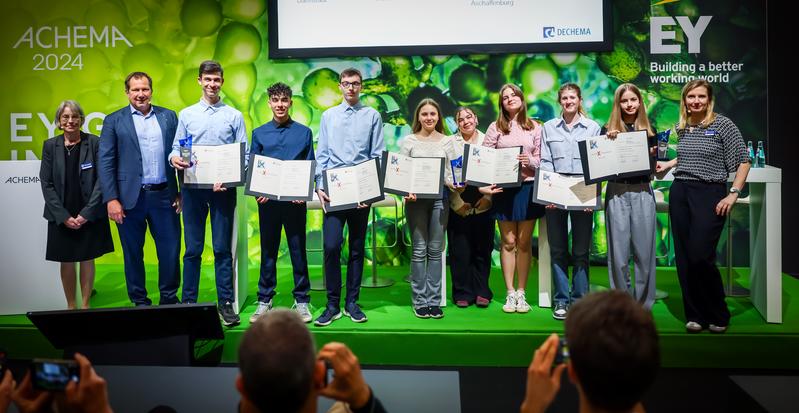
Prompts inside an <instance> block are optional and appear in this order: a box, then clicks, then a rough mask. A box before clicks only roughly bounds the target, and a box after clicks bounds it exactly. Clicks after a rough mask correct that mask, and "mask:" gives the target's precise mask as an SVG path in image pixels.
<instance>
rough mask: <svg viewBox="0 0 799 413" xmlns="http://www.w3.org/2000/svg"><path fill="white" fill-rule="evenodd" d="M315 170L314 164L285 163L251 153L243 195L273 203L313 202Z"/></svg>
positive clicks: (292, 161) (304, 162)
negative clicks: (268, 200) (269, 200)
mask: <svg viewBox="0 0 799 413" xmlns="http://www.w3.org/2000/svg"><path fill="white" fill-rule="evenodd" d="M315 169H316V162H315V161H306V160H298V161H294V160H289V161H284V160H280V159H275V158H270V157H268V156H262V155H256V154H250V168H249V169H248V171H247V185H245V186H244V193H245V194H247V195H253V196H262V197H266V198H268V199H273V200H276V201H312V200H313V182H314V181H313V177H314V171H315Z"/></svg>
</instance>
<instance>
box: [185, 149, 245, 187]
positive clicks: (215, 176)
mask: <svg viewBox="0 0 799 413" xmlns="http://www.w3.org/2000/svg"><path fill="white" fill-rule="evenodd" d="M244 145H245V144H244V142H237V143H229V144H226V145H214V146H204V145H192V147H191V167H189V168H186V170H185V171H184V172H183V186H185V187H187V188H206V189H210V188H213V187H214V184H215V183H217V182H221V183H222V184H224V185H222V186H223V187H225V188H232V187H235V186H242V185H244V180H245V176H244V151H245V146H244Z"/></svg>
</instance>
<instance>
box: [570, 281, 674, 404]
mask: <svg viewBox="0 0 799 413" xmlns="http://www.w3.org/2000/svg"><path fill="white" fill-rule="evenodd" d="M565 329H566V340H567V342H568V346H569V360H570V361H569V362H570V363H571V364H572V366H573V368H574V371H575V373H576V374H577V379H578V380H579V382H580V386H581V388H582V389H583V392H584V393H585V396H586V398H588V401H590V402H591V404H592V405H593V406H595V407H598V408H601V409H605V410H609V411H626V410H629V409H631V408H632V407H633V406H635V404H636V403H638V402H639V401H640V400H641V398H642V397H643V395H644V393H645V392H646V391H647V390H648V389H649V387H650V386H651V385H652V383H653V382H654V380H655V376H656V375H657V372H658V368H659V367H660V349H659V346H658V334H657V330H656V329H655V323H654V322H653V320H652V314H651V313H650V312H649V311H647V310H645V309H644V308H643V307H642V306H641V305H640V304H638V303H637V302H636V301H635V300H634V299H633V298H632V297H631V296H630V294H628V293H626V292H624V291H620V290H610V291H605V292H600V293H592V294H588V295H587V296H585V297H584V298H582V299H581V300H580V301H578V302H577V303H576V304H575V305H574V306H573V307H572V308H571V309H570V310H569V317H568V318H567V319H566V325H565Z"/></svg>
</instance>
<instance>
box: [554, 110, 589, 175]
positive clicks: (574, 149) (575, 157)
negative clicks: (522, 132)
mask: <svg viewBox="0 0 799 413" xmlns="http://www.w3.org/2000/svg"><path fill="white" fill-rule="evenodd" d="M579 116H580V119H578V120H577V122H576V123H575V124H574V125H573V126H572V127H569V126H567V125H566V121H564V120H563V117H559V118H555V119H551V120H549V121H547V122H546V123H545V124H544V131H543V136H542V137H541V169H542V170H544V171H550V172H557V173H559V174H573V175H582V174H583V164H582V162H581V161H580V149H579V147H578V146H577V142H579V141H582V140H585V139H587V138H590V137H593V136H599V135H600V131H601V129H602V128H601V127H600V126H599V124H598V123H596V122H594V121H593V120H591V119H588V118H586V117H585V116H582V115H579Z"/></svg>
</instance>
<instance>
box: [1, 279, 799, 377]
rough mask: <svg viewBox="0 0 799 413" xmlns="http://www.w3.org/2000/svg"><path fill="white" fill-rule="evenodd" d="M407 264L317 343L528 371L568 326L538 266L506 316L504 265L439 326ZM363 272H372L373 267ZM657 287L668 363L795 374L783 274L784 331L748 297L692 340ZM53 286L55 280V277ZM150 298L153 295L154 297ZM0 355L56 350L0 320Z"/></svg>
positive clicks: (233, 352)
mask: <svg viewBox="0 0 799 413" xmlns="http://www.w3.org/2000/svg"><path fill="white" fill-rule="evenodd" d="M736 270H737V271H736V277H735V282H736V284H737V285H741V286H744V287H745V286H746V284H747V282H746V280H747V278H748V277H747V276H748V274H747V269H745V268H739V269H736ZM147 271H148V274H151V275H152V276H151V277H150V279H148V282H147V288H148V291H150V292H151V298H152V299H153V301H157V280H156V277H155V274H156V269H155V267H154V266H148V268H147ZM310 271H311V278H312V279H319V277H320V276H321V275H320V274H321V271H320V269H319V267H311V268H310ZM407 271H408V269H407V267H384V268H383V267H381V268H379V271H378V273H379V275H380V276H382V277H388V278H392V279H394V280H395V281H396V283H395V284H394V285H393V286H391V287H386V288H363V289H362V290H361V299H360V303H361V306H362V308H363V310H364V312H365V313H366V314H367V316H368V317H369V321H368V322H367V323H363V324H356V323H353V322H352V321H351V320H349V319H348V318H346V317H344V318H342V319H340V320H338V321H335V322H334V323H333V324H332V325H330V326H327V327H315V326H313V325H310V328H311V330H312V331H313V333H314V335H315V337H316V341H317V345H319V344H320V343H326V342H329V341H341V342H344V343H346V344H348V345H349V346H350V347H352V348H353V350H354V351H355V353H356V354H357V355H358V357H359V358H360V360H361V363H363V364H365V365H373V366H502V367H513V366H515V367H521V366H526V365H527V364H528V363H529V361H530V359H531V357H532V354H533V351H534V349H535V348H536V347H537V346H538V345H539V344H540V343H541V342H542V341H543V339H544V338H545V337H547V336H548V335H549V334H550V333H552V332H556V333H561V332H562V331H563V323H562V322H559V321H556V320H554V319H553V318H552V315H551V310H550V309H548V308H538V307H537V305H536V304H537V303H536V302H535V300H536V297H537V295H536V293H535V291H536V287H537V273H538V271H537V268H536V267H535V266H534V267H533V268H531V271H530V274H531V276H530V282H529V284H530V286H531V287H532V288H528V300H529V302H530V304H531V305H532V306H533V310H532V311H531V312H529V313H527V314H505V313H503V312H502V308H501V307H502V304H503V303H504V299H505V288H504V283H503V281H502V275H501V272H500V269H499V268H494V269H493V272H492V275H491V286H492V289H493V291H494V292H495V294H496V296H495V297H494V300H493V301H492V303H491V305H490V306H489V307H488V308H486V309H481V308H476V307H474V306H472V307H469V308H466V309H461V308H456V307H455V306H454V305H452V304H451V302H450V304H449V305H448V306H447V307H446V308H445V310H444V311H445V317H444V318H443V319H440V320H434V319H418V318H416V317H414V315H413V312H412V310H411V306H410V302H411V297H410V285H409V284H408V283H406V282H404V281H403V278H404V277H405V276H406V275H407ZM365 273H366V275H365V276H368V274H371V272H370V271H369V267H368V266H367V269H366V271H365ZM278 274H279V281H278V295H277V296H276V297H275V305H276V306H285V307H289V306H291V304H292V302H293V299H292V297H291V287H292V281H291V279H292V277H291V275H290V268H280V269H279V271H278ZM657 276H658V288H659V289H661V290H664V291H666V292H668V294H669V297H668V298H666V299H664V300H659V301H657V302H656V304H655V306H654V308H653V310H652V311H653V314H654V317H655V321H656V323H657V328H658V332H659V333H660V340H661V352H662V364H663V366H664V367H677V368H726V369H738V368H741V369H752V368H756V369H799V353H797V351H796V349H798V348H799V280H797V279H796V278H793V277H791V276H788V275H783V298H782V300H783V320H784V323H782V324H767V323H766V322H765V321H764V320H763V318H762V317H761V316H760V313H758V311H757V310H756V309H755V308H754V307H753V306H752V303H751V302H750V301H749V299H748V298H728V300H727V303H728V305H729V308H730V311H731V312H732V321H731V324H730V329H729V330H728V332H727V333H726V334H721V335H715V334H710V333H709V332H707V331H705V332H702V333H701V334H687V333H685V329H684V321H683V312H682V303H681V298H680V288H679V285H678V283H677V275H676V272H675V270H674V268H670V267H663V268H658V273H657ZM257 279H258V273H257V268H254V269H252V270H251V274H250V284H251V285H250V286H249V288H250V290H249V291H251V293H252V294H254V292H255V291H256V288H257ZM53 282H58V275H57V274H53ZM591 283H592V284H594V285H596V286H597V287H598V288H603V287H607V285H608V279H607V269H606V268H605V267H592V268H591ZM213 285H214V283H213V266H212V265H205V266H204V268H203V276H202V281H201V289H202V290H203V291H202V293H201V296H200V300H201V301H208V302H211V301H215V290H214V287H213ZM95 287H96V290H97V295H96V296H95V297H94V298H93V299H92V305H93V307H119V306H129V305H130V304H129V302H128V300H127V296H126V292H125V282H124V276H123V273H122V266H121V265H98V266H97V281H96V284H95ZM152 293H154V294H152ZM325 301H326V300H325V294H324V292H323V291H312V294H311V304H312V306H313V312H314V316H317V315H319V314H320V313H321V311H322V308H323V306H324V304H325ZM254 310H255V296H254V295H252V296H250V298H249V300H248V302H247V305H246V306H245V307H244V310H243V312H242V314H241V319H242V323H241V325H240V326H238V327H235V328H230V329H226V331H225V340H224V342H209V343H201V345H199V346H198V348H197V354H198V356H202V355H204V354H210V353H217V354H221V361H222V362H223V363H235V362H236V361H237V348H238V343H239V341H240V340H241V337H242V334H243V333H244V331H245V330H246V328H247V327H248V325H249V322H248V318H249V316H250V314H251V313H252V312H253V311H254ZM0 348H4V349H5V350H6V351H7V352H8V355H9V357H10V358H13V359H25V358H32V357H58V356H60V353H59V351H58V350H56V349H54V348H53V347H52V346H50V344H49V343H48V342H47V340H46V339H45V338H44V337H43V336H42V335H41V334H40V333H39V332H38V330H36V329H35V328H34V327H33V326H32V325H31V323H30V322H29V321H28V320H27V318H26V317H25V316H24V315H19V316H0Z"/></svg>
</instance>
